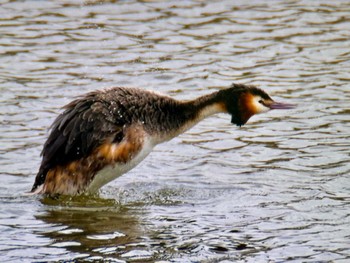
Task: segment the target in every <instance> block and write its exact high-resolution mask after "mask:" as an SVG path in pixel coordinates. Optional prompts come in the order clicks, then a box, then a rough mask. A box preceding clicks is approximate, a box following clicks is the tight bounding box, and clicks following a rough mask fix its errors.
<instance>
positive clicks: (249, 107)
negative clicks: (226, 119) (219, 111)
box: [223, 84, 295, 126]
mask: <svg viewBox="0 0 350 263" xmlns="http://www.w3.org/2000/svg"><path fill="white" fill-rule="evenodd" d="M223 91H225V92H223V95H224V98H223V100H224V101H225V106H226V109H227V112H228V113H229V114H231V116H232V119H231V122H232V123H233V124H236V125H237V126H242V125H244V124H245V123H246V122H247V121H248V120H249V118H250V117H252V116H253V115H255V114H259V113H264V112H267V111H269V110H273V109H292V108H294V107H295V105H293V104H287V103H281V102H276V101H274V100H273V99H272V98H271V97H270V96H269V95H268V94H267V93H266V92H265V91H263V90H261V89H259V88H257V87H255V86H248V85H243V84H233V85H232V86H231V87H230V88H228V89H226V90H223Z"/></svg>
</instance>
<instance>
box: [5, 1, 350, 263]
mask: <svg viewBox="0 0 350 263" xmlns="http://www.w3.org/2000/svg"><path fill="white" fill-rule="evenodd" d="M349 12H350V4H349V3H348V1H340V0H334V1H298V0H293V1H249V2H247V1H228V0H227V1H210V2H208V3H204V2H200V1H167V2H161V1H160V2H158V1H155V2H153V1H144V2H142V1H140V2H137V1H120V2H115V1H85V2H83V1H2V3H1V6H0V53H1V55H0V91H1V103H0V114H1V115H0V120H1V126H0V136H1V139H0V140H1V141H0V145H1V146H0V147H1V148H0V151H1V157H0V173H1V180H2V184H1V186H0V231H1V235H0V261H1V262H47V261H51V262H64V261H67V260H73V261H77V262H157V261H158V262H160V261H162V262H222V263H224V262H225V263H226V262H286V261H288V262H348V261H349V260H350V245H349V244H350V243H349V240H350V214H349V211H350V195H349V192H350V178H349V174H350V164H349V163H350V162H349V161H350V156H349V154H350V143H349V142H350V140H349V139H350V133H349V131H350V125H349V120H350V118H349V113H350V110H349V105H350V88H349V80H350V74H349V72H350V62H349V61H350V49H349V47H350V19H349ZM232 82H240V83H247V84H254V85H258V86H259V87H261V88H263V89H265V90H267V91H268V92H269V93H270V94H272V96H273V97H274V98H276V100H277V99H278V100H280V101H285V102H288V103H297V104H298V108H297V109H294V110H288V111H275V112H270V113H268V114H265V115H261V116H255V117H253V118H252V119H251V120H250V122H249V123H248V124H247V125H246V126H244V127H242V128H238V127H235V126H232V125H231V124H230V122H229V116H226V115H217V116H215V117H212V118H209V119H207V120H205V121H203V122H202V123H200V124H199V125H197V126H196V127H195V128H193V129H192V130H190V131H189V132H187V133H185V134H183V135H181V136H180V137H178V138H176V139H174V140H172V141H170V142H168V143H165V144H162V145H159V146H158V147H157V148H156V149H155V151H154V152H153V153H152V154H151V155H150V156H149V157H148V158H147V159H146V160H145V161H144V162H143V163H142V164H141V165H140V166H138V167H137V168H136V169H134V170H132V171H131V172H129V173H128V174H126V175H124V176H123V177H121V178H119V179H118V180H116V181H114V182H112V183H110V184H109V185H107V186H105V187H104V188H103V189H102V190H101V193H100V194H99V196H95V197H89V198H87V197H77V198H72V199H70V198H65V199H59V200H50V199H45V198H41V197H26V196H22V193H23V192H26V191H28V190H29V189H30V188H31V186H32V183H33V180H34V176H35V174H36V172H37V169H38V166H39V164H40V156H39V155H40V151H41V148H42V145H43V143H44V141H45V138H46V136H47V134H48V127H49V126H50V124H51V122H52V121H53V119H54V118H55V116H56V115H57V114H58V113H59V112H60V107H61V106H63V105H64V104H66V103H68V102H69V101H70V100H72V98H74V97H75V96H76V95H79V94H82V93H85V92H88V91H91V90H95V89H101V88H104V87H109V86H117V85H122V86H137V87H143V88H147V89H152V90H157V91H160V92H164V93H167V94H169V95H171V96H174V97H176V98H179V99H187V98H194V97H196V96H199V95H202V94H206V93H209V92H211V91H213V90H216V89H218V88H219V87H226V86H229V85H230V83H232Z"/></svg>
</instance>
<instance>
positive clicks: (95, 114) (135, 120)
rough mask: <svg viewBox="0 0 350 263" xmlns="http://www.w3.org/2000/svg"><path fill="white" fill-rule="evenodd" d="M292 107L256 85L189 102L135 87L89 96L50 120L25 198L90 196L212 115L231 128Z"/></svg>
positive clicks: (108, 89) (226, 89)
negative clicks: (228, 122)
mask: <svg viewBox="0 0 350 263" xmlns="http://www.w3.org/2000/svg"><path fill="white" fill-rule="evenodd" d="M294 107H295V105H294V104H287V103H280V102H276V101H274V100H273V99H272V98H271V97H270V96H269V95H268V94H267V93H266V92H265V91H263V90H262V89H260V88H258V87H256V86H253V85H247V84H237V83H234V84H232V85H231V86H230V87H228V88H222V89H219V90H216V91H214V92H212V93H210V94H206V95H202V96H200V97H197V98H195V99H190V100H177V99H175V98H172V97H170V96H168V95H165V94H160V93H158V92H155V91H150V90H145V89H141V88H130V87H112V88H106V89H102V90H96V91H92V92H89V93H86V94H85V95H82V96H79V97H77V98H76V99H74V100H73V101H71V102H70V103H68V104H67V105H66V106H64V107H63V112H62V113H61V114H60V115H58V117H57V118H56V119H55V120H54V122H53V124H52V126H51V128H50V133H49V136H48V138H47V140H46V142H45V143H44V146H43V150H42V152H41V156H42V161H41V164H40V167H39V171H38V173H37V175H36V177H35V181H34V184H33V187H32V189H31V191H30V194H45V195H49V196H55V195H70V196H74V195H81V194H94V193H96V192H98V190H99V189H100V188H101V187H102V186H104V185H105V184H107V183H109V182H111V181H112V180H114V179H116V178H118V177H119V176H121V175H122V174H124V173H126V172H128V171H129V170H131V169H132V168H134V167H135V166H136V165H137V164H138V163H140V162H141V161H142V160H143V159H144V158H145V157H146V156H147V155H148V154H149V153H150V152H151V151H152V149H153V148H154V147H155V146H156V145H157V144H160V143H163V142H166V141H169V140H170V139H172V138H174V137H176V136H178V135H180V134H182V133H183V132H185V131H187V130H188V129H190V128H191V127H193V126H194V125H195V124H197V123H198V122H200V121H202V120H203V119H205V118H207V117H209V116H211V115H213V114H216V113H226V114H229V115H231V123H232V124H235V125H237V126H242V125H244V124H246V123H247V121H248V120H249V119H250V118H251V117H252V116H253V115H255V114H259V113H264V112H267V111H269V110H272V109H292V108H294Z"/></svg>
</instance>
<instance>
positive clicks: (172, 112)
mask: <svg viewBox="0 0 350 263" xmlns="http://www.w3.org/2000/svg"><path fill="white" fill-rule="evenodd" d="M219 94H220V92H214V93H212V94H209V95H204V96H201V97H199V98H196V99H194V100H189V101H178V100H171V101H168V103H166V104H164V106H163V107H162V108H163V109H162V113H163V117H164V118H162V125H159V126H158V127H162V129H161V130H159V129H158V131H157V132H158V134H160V135H161V136H160V137H161V138H160V141H166V140H169V139H172V138H174V137H175V136H177V135H179V134H181V133H183V132H185V131H186V130H188V129H190V128H192V127H193V126H194V125H196V124H197V123H198V122H200V121H201V120H203V119H205V118H206V117H209V116H211V115H213V114H216V113H220V112H227V110H226V107H225V105H224V103H223V101H222V99H221V97H222V96H220V95H219Z"/></svg>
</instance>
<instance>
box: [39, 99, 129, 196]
mask: <svg viewBox="0 0 350 263" xmlns="http://www.w3.org/2000/svg"><path fill="white" fill-rule="evenodd" d="M64 108H65V111H64V112H63V113H62V114H61V115H59V116H58V117H57V119H56V120H55V121H54V123H53V125H52V128H51V133H50V135H49V137H48V139H47V141H46V143H45V144H44V148H43V150H42V153H41V154H42V156H43V159H42V163H41V166H40V169H39V172H38V174H37V176H36V178H35V182H34V185H33V188H32V192H33V191H35V189H36V188H37V187H38V186H40V185H42V184H43V183H44V182H45V178H46V174H47V172H48V171H49V170H50V169H52V168H53V167H56V166H58V165H65V164H67V163H69V162H71V161H75V160H77V159H79V158H84V157H86V156H88V155H89V154H90V153H91V152H92V150H93V149H96V148H97V147H99V146H100V145H102V144H103V143H105V142H108V141H110V142H118V140H121V139H122V135H121V134H122V127H123V125H124V123H123V120H121V119H119V120H116V119H115V118H114V114H113V113H114V111H112V110H111V103H109V102H108V101H104V100H99V99H98V98H97V97H96V96H95V94H94V93H90V94H88V95H87V96H86V97H84V98H80V99H77V100H74V101H72V102H71V103H69V104H68V105H66V106H65V107H64ZM114 110H115V107H114Z"/></svg>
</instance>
